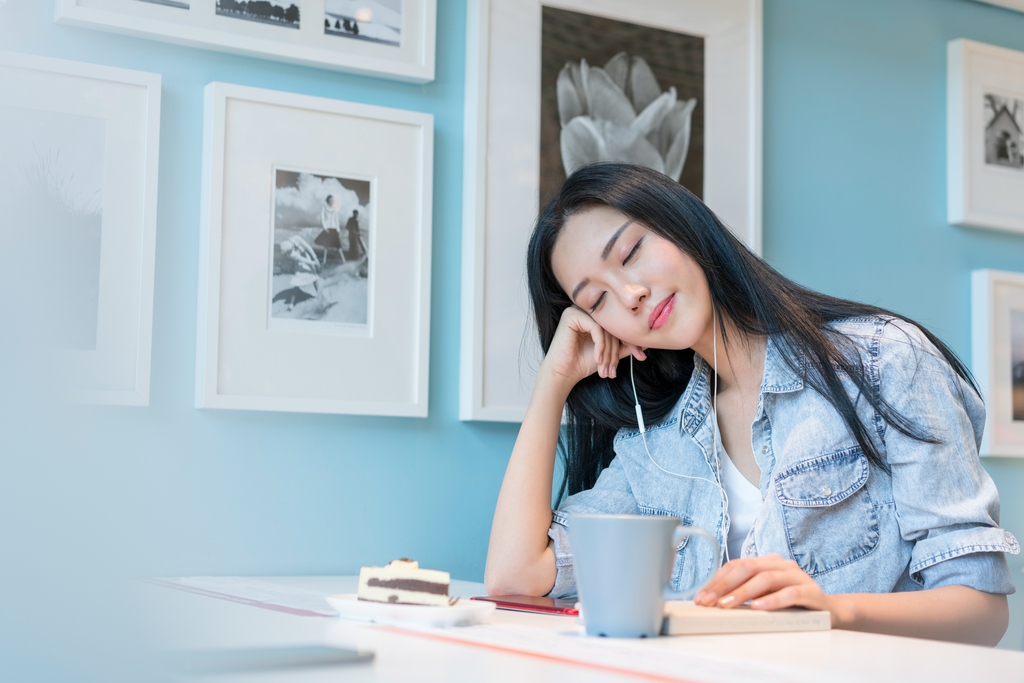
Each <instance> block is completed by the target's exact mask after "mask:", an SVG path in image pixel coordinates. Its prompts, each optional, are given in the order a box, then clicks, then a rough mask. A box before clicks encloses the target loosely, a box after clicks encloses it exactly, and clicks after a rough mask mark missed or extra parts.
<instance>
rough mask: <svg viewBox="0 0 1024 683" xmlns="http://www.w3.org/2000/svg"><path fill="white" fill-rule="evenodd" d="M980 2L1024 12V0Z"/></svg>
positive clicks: (981, 0)
mask: <svg viewBox="0 0 1024 683" xmlns="http://www.w3.org/2000/svg"><path fill="white" fill-rule="evenodd" d="M978 2H983V3H985V4H987V5H996V6H998V7H1005V8H1006V9H1012V10H1017V11H1018V12H1024V0H978Z"/></svg>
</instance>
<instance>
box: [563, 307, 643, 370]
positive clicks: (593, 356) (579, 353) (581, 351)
mask: <svg viewBox="0 0 1024 683" xmlns="http://www.w3.org/2000/svg"><path fill="white" fill-rule="evenodd" d="M630 354H632V355H633V357H634V358H636V359H637V360H644V359H646V358H647V355H646V354H645V353H644V352H643V349H641V348H640V347H638V346H634V345H632V344H627V343H625V342H623V341H621V340H619V339H618V338H617V337H614V336H612V335H611V334H609V333H608V332H607V331H605V329H604V328H603V327H601V326H600V325H598V324H597V323H596V322H595V321H594V319H593V318H591V317H590V316H589V315H587V314H586V313H585V312H584V311H582V310H580V309H578V308H576V307H575V306H570V307H568V308H566V309H565V310H564V311H562V317H561V319H560V320H559V321H558V327H557V328H556V329H555V336H554V337H553V338H552V339H551V346H550V347H548V353H547V355H546V356H545V357H544V362H543V365H546V366H548V368H549V370H550V371H551V372H553V373H554V374H555V375H557V376H558V377H560V378H563V379H565V380H566V381H568V382H571V384H572V385H573V386H575V385H576V383H577V382H579V381H580V380H581V379H583V378H584V377H589V376H590V375H592V374H594V373H595V372H596V373H597V374H598V375H599V376H600V377H608V378H612V377H615V371H616V368H617V367H618V364H619V361H620V360H621V359H623V358H625V357H626V356H628V355H630Z"/></svg>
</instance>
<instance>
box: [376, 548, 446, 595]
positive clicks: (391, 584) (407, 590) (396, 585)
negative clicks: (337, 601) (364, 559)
mask: <svg viewBox="0 0 1024 683" xmlns="http://www.w3.org/2000/svg"><path fill="white" fill-rule="evenodd" d="M450 579H451V577H450V576H449V574H448V572H442V571H438V570H436V569H420V563H419V562H417V561H416V560H409V559H406V558H404V557H403V558H402V559H400V560H394V561H393V562H390V563H388V565H387V566H385V567H363V568H362V569H360V570H359V593H358V596H359V599H360V600H370V601H372V602H396V603H400V604H405V605H447V604H449V601H448V583H449V581H450Z"/></svg>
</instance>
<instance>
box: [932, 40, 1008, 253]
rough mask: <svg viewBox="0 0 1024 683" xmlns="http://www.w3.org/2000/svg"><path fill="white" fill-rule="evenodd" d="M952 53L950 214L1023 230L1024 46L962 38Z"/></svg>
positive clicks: (969, 222)
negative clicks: (1011, 47) (1019, 48)
mask: <svg viewBox="0 0 1024 683" xmlns="http://www.w3.org/2000/svg"><path fill="white" fill-rule="evenodd" d="M947 55H948V60H947V116H946V125H947V145H946V150H947V161H946V164H947V185H948V187H947V197H948V200H947V201H948V206H947V213H948V220H949V222H950V223H951V224H953V225H961V226H971V227H977V228H991V229H994V230H1005V231H1010V232H1018V233H1019V232H1024V132H1022V129H1024V52H1018V51H1015V50H1008V49H1006V48H1002V47H996V46H994V45H986V44H985V43H979V42H976V41H973V40H965V39H962V38H961V39H957V40H953V41H950V42H949V43H948V46H947Z"/></svg>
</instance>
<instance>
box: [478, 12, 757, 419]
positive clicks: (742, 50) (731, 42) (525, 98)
mask: <svg viewBox="0 0 1024 683" xmlns="http://www.w3.org/2000/svg"><path fill="white" fill-rule="evenodd" d="M468 8H469V11H468V18H467V47H466V105H465V106H466V110H465V138H464V146H463V149H464V155H465V156H464V163H463V242H462V244H463V255H462V264H463V273H462V321H461V322H462V330H461V365H460V388H459V416H460V418H461V419H463V420H496V421H509V422H516V421H519V420H521V419H522V417H523V415H524V413H525V410H526V405H527V403H528V401H529V397H530V393H531V391H532V386H533V378H532V375H533V372H534V371H535V370H536V368H537V367H538V366H539V363H540V360H541V354H540V348H539V345H538V343H537V341H536V338H535V333H534V332H533V331H532V330H531V329H530V328H529V321H528V318H529V305H528V297H527V293H526V277H525V261H526V243H527V240H528V238H529V233H530V228H531V226H532V224H533V222H534V220H535V219H536V216H537V212H538V210H539V207H540V206H541V204H542V202H544V201H546V200H547V199H548V198H550V197H551V196H552V194H553V193H554V191H555V190H557V188H558V187H559V185H560V184H561V183H562V181H563V180H564V179H565V177H566V175H567V174H569V173H571V172H572V171H573V170H574V169H575V168H576V167H578V166H580V165H582V164H586V163H589V162H593V161H600V160H615V161H625V162H629V163H636V164H640V165H644V166H648V167H650V168H653V169H655V170H657V171H660V172H662V173H665V174H667V175H669V176H670V177H672V178H674V179H675V180H677V181H678V182H680V183H681V184H682V185H683V186H684V187H686V188H688V189H689V190H691V191H692V192H693V193H694V194H696V195H697V196H699V197H701V198H702V199H703V200H704V201H705V202H706V203H707V204H708V205H709V206H710V207H711V208H712V209H713V210H714V211H715V212H716V213H717V214H718V215H719V216H720V217H721V218H722V220H723V221H724V222H725V223H726V225H728V226H729V227H730V228H731V229H732V230H733V231H734V232H735V233H736V235H737V236H738V237H739V238H740V239H741V240H743V242H744V243H746V244H747V245H748V246H749V247H750V248H751V249H753V250H754V251H755V252H760V248H761V2H760V0H723V1H720V2H713V3H712V2H703V1H700V0H628V1H627V0H547V1H543V2H542V1H541V0H471V1H470V2H469V5H468Z"/></svg>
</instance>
